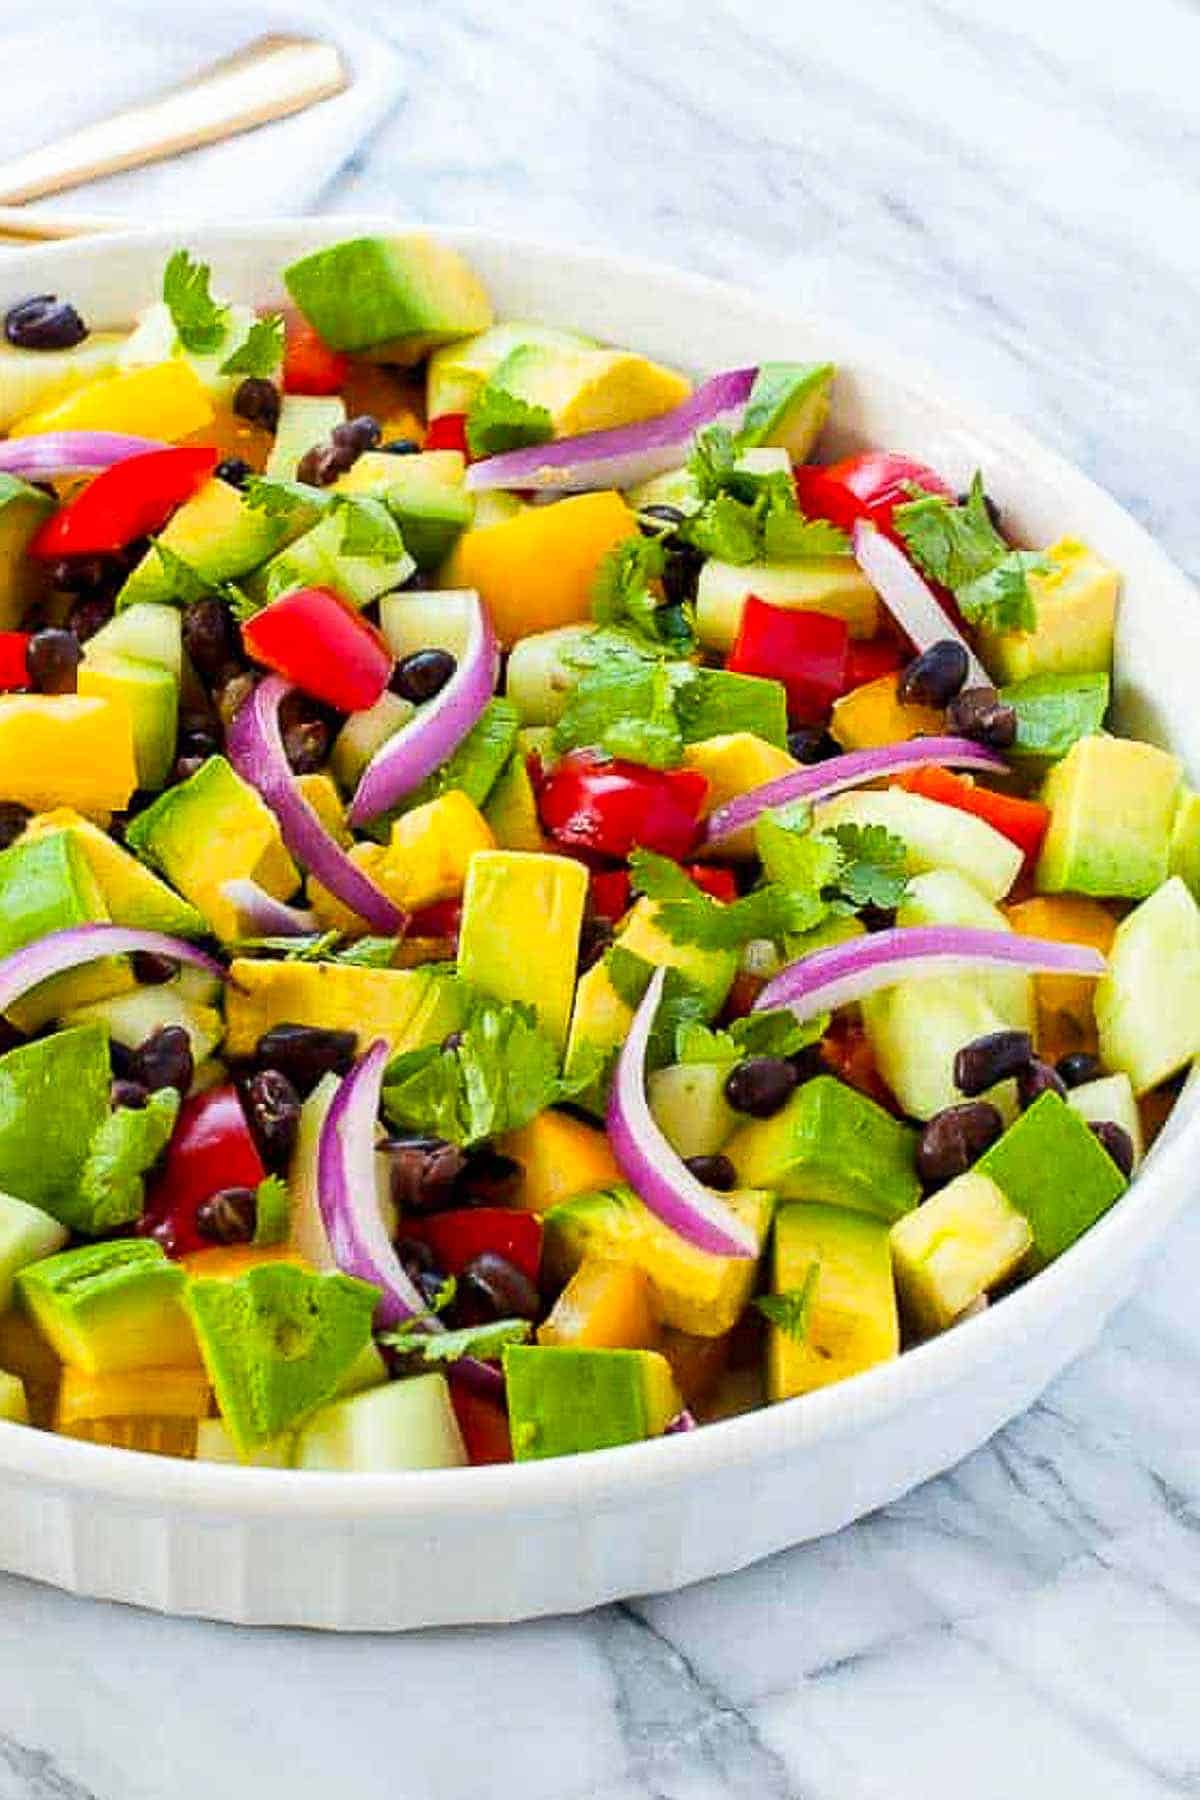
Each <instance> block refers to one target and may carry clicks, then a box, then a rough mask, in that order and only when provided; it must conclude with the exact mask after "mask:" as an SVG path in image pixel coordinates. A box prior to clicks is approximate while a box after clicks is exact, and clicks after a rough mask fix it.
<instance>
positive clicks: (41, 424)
mask: <svg viewBox="0 0 1200 1800" xmlns="http://www.w3.org/2000/svg"><path fill="white" fill-rule="evenodd" d="M214 417H215V413H214V409H213V403H212V400H211V398H210V397H209V395H208V394H207V392H206V391H205V389H204V386H203V384H202V382H201V381H200V378H199V376H198V375H197V374H196V372H195V370H194V369H193V368H192V367H191V365H190V364H189V363H186V362H184V361H182V359H180V358H177V357H173V358H172V359H171V361H170V362H164V363H154V364H152V365H151V366H150V367H149V368H147V369H126V370H125V371H124V372H123V373H122V374H119V375H103V376H101V378H100V379H99V381H89V382H88V384H87V386H86V387H81V388H76V389H75V391H74V393H71V394H67V395H66V396H65V397H64V398H63V399H61V400H58V401H56V402H55V403H54V405H52V406H47V407H45V408H43V410H42V411H41V412H36V413H31V414H30V416H29V417H28V418H27V419H22V420H21V421H20V422H19V423H18V424H17V425H14V427H13V435H14V436H15V437H20V436H24V437H32V436H35V435H40V434H41V433H42V432H46V431H127V432H129V433H130V434H131V435H132V436H134V437H148V438H157V439H159V440H160V441H161V442H163V443H167V444H176V443H178V442H179V440H180V438H185V437H190V436H191V435H192V433H193V432H196V431H203V430H204V429H205V427H206V426H208V425H211V424H212V422H213V419H214Z"/></svg>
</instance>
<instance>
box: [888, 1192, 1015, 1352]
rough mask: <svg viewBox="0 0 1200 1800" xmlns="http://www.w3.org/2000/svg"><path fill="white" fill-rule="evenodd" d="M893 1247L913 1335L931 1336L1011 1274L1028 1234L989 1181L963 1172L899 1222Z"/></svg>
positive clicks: (898, 1278)
mask: <svg viewBox="0 0 1200 1800" xmlns="http://www.w3.org/2000/svg"><path fill="white" fill-rule="evenodd" d="M891 1239H892V1262H893V1265H894V1267H895V1271H896V1285H897V1287H898V1288H899V1290H900V1297H901V1299H902V1300H903V1302H904V1306H905V1309H906V1311H907V1313H908V1314H909V1315H910V1317H911V1318H912V1321H913V1323H914V1325H916V1327H917V1329H918V1330H920V1331H922V1332H935V1331H944V1330H945V1328H946V1326H947V1325H950V1324H952V1323H953V1322H954V1320H955V1319H956V1318H958V1316H959V1314H960V1313H962V1312H965V1310H966V1308H967V1307H968V1306H970V1305H971V1303H972V1302H973V1301H975V1300H978V1299H979V1297H980V1295H981V1294H985V1293H987V1291H988V1289H989V1288H993V1287H995V1286H996V1284H997V1283H998V1282H1000V1281H1003V1280H1004V1278H1005V1276H1006V1275H1011V1274H1012V1273H1013V1271H1014V1270H1015V1269H1016V1268H1017V1266H1018V1264H1019V1263H1020V1262H1021V1261H1022V1259H1023V1258H1024V1257H1025V1255H1026V1254H1027V1253H1028V1251H1029V1248H1030V1246H1031V1245H1032V1243H1033V1232H1032V1231H1031V1229H1030V1225H1029V1221H1028V1219H1027V1218H1026V1217H1025V1216H1024V1214H1023V1213H1019V1212H1018V1211H1017V1209H1016V1207H1015V1206H1013V1204H1012V1202H1011V1201H1010V1200H1009V1199H1008V1197H1007V1195H1006V1194H1005V1193H1004V1192H1003V1191H1002V1189H1000V1188H999V1187H997V1185H996V1183H995V1182H994V1181H993V1180H992V1179H991V1177H990V1176H989V1175H981V1174H979V1173H978V1172H977V1171H974V1170H968V1172H967V1173H966V1174H965V1175H959V1176H958V1177H957V1178H956V1179H955V1180H954V1181H952V1182H950V1184H949V1186H947V1187H944V1188H942V1189H941V1190H940V1192H938V1193H936V1194H931V1195H930V1197H929V1199H928V1200H926V1201H925V1203H924V1205H923V1206H918V1207H917V1208H916V1210H915V1212H910V1213H906V1214H905V1216H904V1218H902V1219H897V1221H896V1223H895V1224H894V1225H893V1226H892V1233H891Z"/></svg>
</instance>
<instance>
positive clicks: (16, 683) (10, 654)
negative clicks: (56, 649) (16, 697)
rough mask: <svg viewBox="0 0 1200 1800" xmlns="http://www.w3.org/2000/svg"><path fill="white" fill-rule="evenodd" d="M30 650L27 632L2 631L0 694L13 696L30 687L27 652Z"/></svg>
mask: <svg viewBox="0 0 1200 1800" xmlns="http://www.w3.org/2000/svg"><path fill="white" fill-rule="evenodd" d="M28 648H29V633H28V632H27V631H0V693H5V694H11V693H13V692H14V691H15V690H16V689H17V688H27V687H28V686H29V669H28V667H27V666H26V662H25V652H26V651H27V650H28Z"/></svg>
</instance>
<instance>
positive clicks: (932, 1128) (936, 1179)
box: [917, 1100, 1004, 1188]
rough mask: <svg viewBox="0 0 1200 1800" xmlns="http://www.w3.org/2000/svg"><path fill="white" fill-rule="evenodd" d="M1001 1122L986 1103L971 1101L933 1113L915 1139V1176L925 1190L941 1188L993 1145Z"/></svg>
mask: <svg viewBox="0 0 1200 1800" xmlns="http://www.w3.org/2000/svg"><path fill="white" fill-rule="evenodd" d="M1003 1130H1004V1120H1003V1119H1002V1118H1001V1116H1000V1114H999V1112H998V1111H997V1109H996V1108H995V1107H994V1106H993V1105H992V1104H991V1102H990V1101H988V1100H970V1101H966V1102H964V1103H963V1104H962V1105H960V1106H947V1107H946V1108H945V1109H944V1110H943V1111H942V1112H940V1113H935V1114H934V1116H933V1118H932V1119H930V1121H929V1123H928V1124H927V1125H926V1126H925V1127H924V1129H923V1130H922V1132H921V1135H920V1137H919V1138H918V1139H917V1173H918V1174H919V1175H920V1177H921V1180H922V1181H923V1182H924V1183H925V1185H926V1187H931V1188H934V1187H944V1186H945V1185H946V1183H947V1182H948V1181H953V1180H954V1178H955V1176H956V1175H964V1174H965V1173H966V1171H967V1170H968V1169H969V1168H970V1167H971V1165H972V1164H973V1163H975V1162H978V1160H979V1158H980V1157H981V1156H982V1155H983V1153H984V1151H985V1150H987V1149H988V1148H990V1146H991V1145H992V1144H994V1143H995V1142H996V1139H997V1138H998V1137H999V1136H1000V1135H1001V1133H1002V1132H1003Z"/></svg>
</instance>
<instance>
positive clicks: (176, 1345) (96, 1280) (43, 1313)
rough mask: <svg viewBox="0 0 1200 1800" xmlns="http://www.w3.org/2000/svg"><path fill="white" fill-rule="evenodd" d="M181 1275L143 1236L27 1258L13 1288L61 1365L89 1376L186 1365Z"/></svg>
mask: <svg viewBox="0 0 1200 1800" xmlns="http://www.w3.org/2000/svg"><path fill="white" fill-rule="evenodd" d="M186 1283H187V1276H186V1275H185V1274H184V1272H183V1270H182V1269H181V1268H180V1267H179V1265H178V1263H173V1262H168V1260H167V1258H166V1255H165V1254H164V1252H163V1249H162V1246H161V1245H160V1244H155V1243H152V1242H151V1240H150V1239H149V1238H118V1239H117V1240H116V1241H115V1242H109V1243H102V1244H81V1245H80V1246H79V1248H78V1249H76V1250H64V1251H62V1252H61V1254H60V1255H58V1256H49V1257H46V1258H45V1260H44V1261H42V1262H36V1263H31V1264H30V1265H29V1266H28V1268H25V1269H22V1270H21V1272H20V1274H19V1275H18V1276H17V1293H18V1294H19V1296H20V1298H21V1301H22V1303H23V1304H24V1305H25V1307H26V1308H27V1309H28V1311H29V1312H30V1313H31V1315H32V1317H33V1320H34V1323H35V1324H36V1325H37V1326H38V1327H39V1329H40V1330H41V1332H42V1334H43V1336H45V1337H46V1338H47V1339H48V1340H49V1342H50V1343H51V1345H52V1346H53V1347H54V1349H55V1350H56V1351H57V1352H58V1354H59V1355H60V1356H61V1357H62V1359H63V1361H64V1362H69V1363H72V1364H73V1365H74V1366H75V1367H76V1368H80V1369H86V1370H87V1372H88V1373H89V1374H90V1375H104V1374H110V1373H113V1372H114V1371H116V1370H118V1369H140V1368H151V1367H155V1366H166V1367H184V1366H187V1365H188V1364H194V1363H195V1359H196V1345H195V1340H194V1338H193V1336H192V1329H191V1326H190V1325H189V1324H188V1321H187V1316H186V1314H185V1313H184V1310H183V1307H182V1306H181V1305H180V1299H181V1297H182V1294H183V1290H184V1287H185V1285H186Z"/></svg>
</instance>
